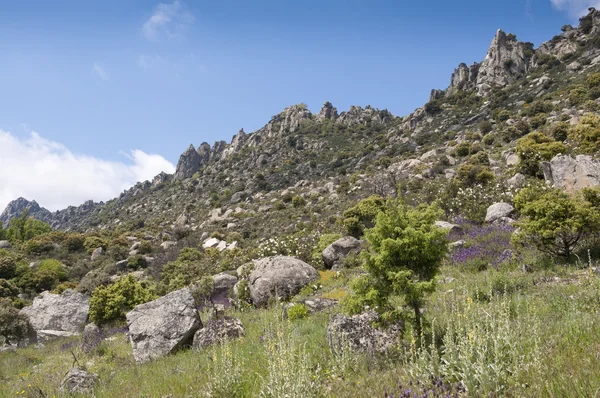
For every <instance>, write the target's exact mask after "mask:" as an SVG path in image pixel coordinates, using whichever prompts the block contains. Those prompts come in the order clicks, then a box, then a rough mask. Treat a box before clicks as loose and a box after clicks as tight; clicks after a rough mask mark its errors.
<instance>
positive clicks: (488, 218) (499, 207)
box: [485, 202, 515, 223]
mask: <svg viewBox="0 0 600 398" xmlns="http://www.w3.org/2000/svg"><path fill="white" fill-rule="evenodd" d="M514 212H515V208H514V207H513V206H512V205H510V204H509V203H504V202H500V203H494V204H493V205H491V206H490V207H488V208H487V212H486V213H485V222H489V223H493V222H497V221H502V219H506V218H509V217H510V216H511V215H512V214H513V213H514Z"/></svg>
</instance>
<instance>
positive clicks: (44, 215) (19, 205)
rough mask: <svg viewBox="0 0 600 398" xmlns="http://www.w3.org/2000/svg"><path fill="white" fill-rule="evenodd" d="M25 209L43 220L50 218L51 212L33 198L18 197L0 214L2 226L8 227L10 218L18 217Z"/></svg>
mask: <svg viewBox="0 0 600 398" xmlns="http://www.w3.org/2000/svg"><path fill="white" fill-rule="evenodd" d="M25 210H29V215H30V216H32V217H34V218H36V219H38V220H42V221H44V222H49V220H51V219H52V213H51V212H50V211H48V210H46V209H44V208H43V207H40V205H38V203H37V202H36V201H35V200H32V201H29V200H27V199H25V198H22V197H21V198H18V199H16V200H13V201H12V202H10V203H9V204H8V205H7V206H6V208H5V209H4V211H3V212H2V214H0V222H1V223H2V224H3V226H4V228H7V227H8V224H9V222H10V219H11V218H13V217H20V216H21V214H23V212H24V211H25Z"/></svg>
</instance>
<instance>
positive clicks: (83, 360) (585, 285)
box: [0, 266, 600, 398]
mask: <svg viewBox="0 0 600 398" xmlns="http://www.w3.org/2000/svg"><path fill="white" fill-rule="evenodd" d="M346 272H347V273H348V274H352V273H354V274H355V273H356V272H355V271H354V270H348V271H346ZM450 276H451V277H452V278H454V280H452V279H450V278H449V277H450ZM499 276H501V279H502V280H503V281H504V282H505V283H506V284H511V285H518V286H520V287H519V288H518V289H511V290H507V291H506V292H505V293H504V294H497V295H494V294H491V293H490V296H491V298H490V299H489V300H476V299H474V296H473V295H474V293H476V292H478V291H485V289H489V288H490V287H492V286H493V285H494V281H495V280H497V279H498V278H499ZM556 278H559V279H556ZM440 280H445V281H446V282H445V283H440V284H439V286H438V289H437V291H436V292H435V293H434V295H433V296H432V297H431V298H430V300H429V303H428V306H427V308H426V312H425V313H426V317H427V319H428V320H429V322H431V324H433V328H430V330H435V333H436V335H437V336H436V337H435V339H434V340H435V341H436V342H438V343H439V342H441V341H444V338H449V336H452V333H454V341H455V342H456V344H459V345H460V344H462V346H461V350H462V351H460V350H459V351H455V352H460V355H462V357H461V356H457V357H455V358H460V360H458V361H457V362H456V364H460V365H461V366H462V368H463V369H469V370H470V374H479V375H484V374H487V375H492V374H493V372H490V371H489V369H488V370H486V366H488V367H489V366H497V367H499V366H500V365H502V366H504V368H502V369H504V370H502V372H500V371H498V372H499V373H497V374H502V377H500V376H498V377H496V378H493V377H487V378H486V377H480V378H478V379H476V380H475V379H472V380H467V379H466V376H463V377H462V380H461V377H460V376H457V375H459V374H460V372H458V371H455V372H453V373H452V372H449V371H441V372H440V371H439V369H438V370H437V371H433V370H431V369H432V368H430V367H428V366H430V365H431V361H430V362H429V363H428V362H427V361H425V360H424V359H423V358H425V359H426V357H425V356H423V357H422V358H421V362H419V361H417V360H415V359H414V356H412V357H411V350H410V349H408V350H406V351H405V353H404V354H401V355H400V356H399V357H394V358H392V357H388V358H377V357H366V356H361V355H356V354H353V355H347V356H346V357H343V356H341V357H340V356H339V355H338V356H334V355H333V354H332V353H331V351H330V349H329V346H328V344H327V340H326V328H327V324H328V321H329V316H330V314H325V313H321V314H313V315H310V316H309V317H308V318H305V319H298V320H295V321H293V322H290V321H286V320H281V319H280V316H281V309H280V307H278V306H277V307H273V308H270V309H266V310H252V311H245V312H235V311H233V312H232V313H231V314H230V315H232V316H235V317H238V318H240V319H241V320H242V322H243V323H244V325H245V326H246V328H247V334H246V337H245V338H243V339H242V340H239V341H232V342H228V343H227V344H226V345H225V346H224V347H215V348H207V349H205V350H202V351H199V352H195V351H191V350H186V351H182V352H179V353H176V354H174V355H170V356H167V357H165V358H161V359H159V360H156V361H153V362H150V363H146V364H142V365H138V364H136V363H135V362H134V360H133V357H132V352H131V348H130V345H129V343H128V341H127V338H126V336H125V335H124V334H116V335H114V336H112V337H111V338H109V339H108V340H105V341H104V342H102V343H101V344H100V345H98V346H96V347H95V348H94V349H93V350H91V351H88V352H84V350H83V349H82V341H81V339H79V338H72V339H66V340H60V341H55V342H51V343H48V344H46V345H45V346H44V347H42V348H39V349H36V348H33V347H29V348H23V349H19V350H17V351H16V352H5V353H1V354H0V396H2V397H15V396H16V397H18V396H30V397H34V396H47V397H52V396H59V394H58V389H59V387H60V382H61V380H62V378H63V376H64V375H65V374H66V373H67V371H68V370H69V368H70V367H71V365H72V363H73V355H72V353H71V351H73V353H74V354H75V356H76V357H77V360H78V362H79V364H80V365H81V366H83V367H85V368H87V370H89V371H90V372H93V373H96V374H98V375H99V376H100V383H99V384H98V386H97V388H96V396H97V397H115V396H139V397H165V396H173V397H198V396H209V395H207V392H208V391H212V396H215V397H217V396H220V397H224V396H228V397H268V396H277V395H278V394H279V395H280V394H281V391H282V390H285V391H290V392H291V393H290V395H289V396H291V397H294V396H298V397H300V396H302V397H313V396H314V397H349V398H354V397H356V398H359V397H365V396H375V397H376V396H383V394H384V391H387V392H388V393H389V394H396V395H394V396H398V395H399V394H400V393H401V392H402V391H405V389H406V388H407V387H399V385H402V386H409V385H410V383H413V385H414V388H413V390H415V391H416V390H418V388H417V383H423V384H426V382H427V380H428V377H427V374H428V373H436V372H438V375H439V376H441V378H442V379H443V380H444V382H448V383H453V385H454V386H456V385H459V382H461V381H462V382H464V383H465V384H466V385H467V386H468V387H470V388H469V389H468V390H467V392H464V391H463V392H461V393H460V394H461V395H464V396H478V395H479V394H481V391H487V392H488V393H489V394H488V395H489V396H512V397H521V396H533V397H538V396H540V397H545V396H552V397H570V396H595V395H597V394H598V392H599V391H600V390H599V389H600V318H599V317H598V313H599V312H600V281H599V280H598V279H597V277H596V276H594V275H593V274H589V273H588V271H587V270H581V269H577V268H575V267H572V268H569V267H562V266H561V267H558V266H557V267H556V269H554V270H553V269H549V270H540V271H536V272H534V273H529V274H524V273H522V272H521V271H510V270H501V271H494V270H492V271H484V272H479V273H473V272H466V271H461V270H460V269H457V268H455V267H452V268H451V267H445V268H444V269H443V272H442V275H441V277H440ZM447 281H450V282H447ZM346 282H347V280H346V276H342V277H333V275H330V274H329V273H322V274H321V283H322V287H321V288H320V289H319V291H318V292H317V295H325V296H326V295H335V294H337V293H336V292H339V291H343V289H344V285H345V283H346ZM502 303H504V304H502ZM467 304H468V306H469V308H470V309H469V310H468V311H466V310H465V308H466V307H465V306H466V305H467ZM501 305H504V307H502V308H505V309H506V310H507V312H504V313H502V312H500V311H499V308H500V306H501ZM460 308H462V310H457V309H460ZM486 314H487V315H486ZM493 314H504V315H503V317H502V316H498V317H496V318H494V319H496V321H494V322H496V323H494V322H492V321H491V320H489V319H491V318H489V319H488V316H491V315H493ZM469 317H470V318H469ZM467 318H469V319H471V321H470V322H471V323H468V322H467V321H466V319H467ZM458 319H465V321H463V323H462V324H461V325H462V326H461V327H464V328H465V329H460V328H458V326H457V320H458ZM486 322H487V323H486ZM486 325H487V326H486ZM459 329H460V330H459ZM461 333H463V334H462V335H461ZM469 336H471V337H469ZM431 337H432V336H431V335H428V336H425V340H424V341H426V342H427V343H426V344H429V342H431ZM405 339H406V343H405V346H407V347H410V345H411V337H410V333H407V334H406V336H405ZM465 339H466V340H465ZM469 339H474V340H473V341H477V344H478V345H477V344H475V342H473V343H472V344H470V343H469V342H470V341H471V340H469ZM449 341H450V340H446V343H445V346H446V347H450V344H449V343H448V342H449ZM493 342H495V343H494V344H496V346H495V347H496V348H498V347H500V346H502V345H501V344H500V343H502V344H503V345H504V346H502V347H504V350H503V351H502V352H511V353H512V354H514V355H513V356H510V355H509V356H507V357H499V356H498V357H493V355H492V356H491V357H488V356H486V357H482V358H483V359H482V358H478V357H477V355H475V354H476V353H477V352H478V351H475V349H476V348H477V349H479V350H481V347H485V346H486V344H490V343H493ZM469 344H470V345H469ZM424 346H427V345H424ZM440 347H441V346H439V345H437V346H436V351H435V352H437V353H442V352H443V351H441V348H440ZM413 348H414V345H413ZM455 349H457V348H456V347H455ZM447 350H448V348H447ZM469 350H471V351H469ZM498 352H499V351H497V352H496V355H499V353H498ZM520 353H521V354H522V356H523V357H520V356H519V355H517V354H520ZM412 355H414V351H412ZM446 355H449V354H446ZM490 355H491V354H490ZM469 358H471V359H469ZM486 358H491V359H486ZM494 358H495V359H494ZM528 358H537V360H536V361H538V362H536V366H533V365H532V363H533V362H532V360H530V359H528ZM470 360H472V362H469V361H470ZM424 361H425V362H424ZM507 361H508V362H507ZM424 364H425V365H427V366H425V365H424ZM417 365H418V366H417ZM469 366H471V368H469ZM473 369H479V372H480V373H476V371H475V370H473ZM499 381H502V382H503V384H501V385H500V384H499ZM218 386H220V387H219V388H217V387H218ZM474 386H478V387H477V388H475V387H474ZM309 387H310V388H309ZM401 388H402V389H401ZM22 391H24V393H21V392H22ZM39 391H42V392H43V394H44V395H40V394H39ZM219 391H221V392H220V393H219ZM223 391H225V392H223ZM232 391H233V392H232Z"/></svg>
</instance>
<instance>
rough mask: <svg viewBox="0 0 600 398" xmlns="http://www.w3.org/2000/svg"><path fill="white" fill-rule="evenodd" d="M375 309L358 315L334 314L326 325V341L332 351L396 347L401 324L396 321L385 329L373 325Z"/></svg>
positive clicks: (369, 351) (376, 349) (373, 350)
mask: <svg viewBox="0 0 600 398" xmlns="http://www.w3.org/2000/svg"><path fill="white" fill-rule="evenodd" d="M379 320H380V319H379V315H378V314H377V313H376V312H375V311H372V310H371V311H367V312H364V313H362V314H360V315H355V316H347V315H343V314H337V315H335V316H334V317H333V318H332V319H331V321H330V322H329V325H328V326H327V341H328V342H329V346H330V347H331V349H332V350H333V351H334V352H339V350H343V349H346V348H349V349H350V350H352V351H354V352H366V353H386V352H388V351H389V350H391V349H393V348H395V347H397V345H398V341H399V338H400V336H401V334H402V330H403V325H402V324H401V323H397V324H394V325H391V326H388V327H387V328H385V329H378V328H375V327H374V326H373V323H374V322H377V321H379Z"/></svg>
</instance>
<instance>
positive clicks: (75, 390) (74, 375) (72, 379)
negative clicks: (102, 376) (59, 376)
mask: <svg viewBox="0 0 600 398" xmlns="http://www.w3.org/2000/svg"><path fill="white" fill-rule="evenodd" d="M98 380H99V378H98V375H96V374H93V373H88V372H86V371H85V370H82V369H78V368H71V370H69V373H67V374H66V376H65V377H64V379H63V381H62V382H61V383H60V391H61V392H62V393H67V394H69V395H70V394H84V395H93V394H94V386H95V385H96V383H97V382H98Z"/></svg>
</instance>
